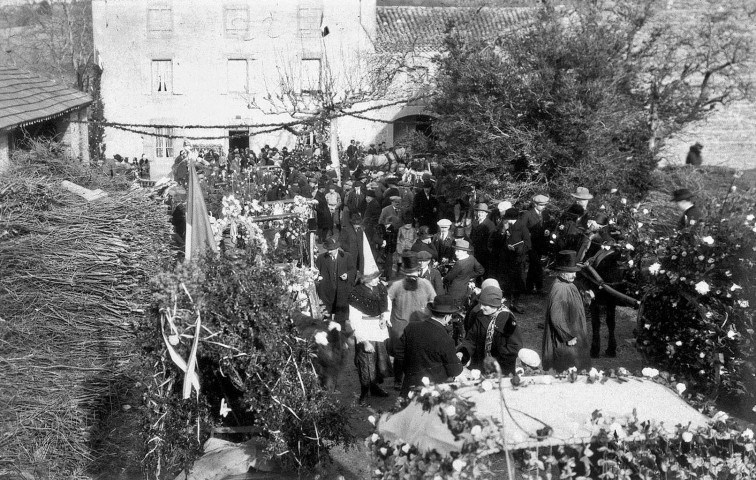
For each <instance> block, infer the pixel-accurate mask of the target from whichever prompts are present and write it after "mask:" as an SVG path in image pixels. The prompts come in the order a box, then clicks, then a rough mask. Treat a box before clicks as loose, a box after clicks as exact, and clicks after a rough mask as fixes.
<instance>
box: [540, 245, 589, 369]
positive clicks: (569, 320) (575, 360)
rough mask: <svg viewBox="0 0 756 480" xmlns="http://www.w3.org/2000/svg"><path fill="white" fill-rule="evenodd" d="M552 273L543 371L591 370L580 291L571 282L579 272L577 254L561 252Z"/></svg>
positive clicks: (547, 308)
mask: <svg viewBox="0 0 756 480" xmlns="http://www.w3.org/2000/svg"><path fill="white" fill-rule="evenodd" d="M554 270H556V272H557V278H556V280H555V281H554V284H553V285H552V287H551V292H549V301H548V304H547V307H546V322H545V328H544V330H543V349H542V350H543V352H542V355H541V357H542V358H543V369H544V370H549V369H554V371H556V372H563V371H565V370H567V369H569V368H571V367H576V368H577V369H578V371H580V370H583V369H589V368H591V358H590V356H589V355H588V348H589V345H588V329H587V326H586V321H585V307H584V306H583V298H582V296H581V295H580V291H579V290H578V288H577V287H576V286H575V284H574V283H572V282H573V281H574V280H575V275H576V274H577V272H578V271H580V267H578V266H577V252H575V251H574V250H562V251H561V252H559V254H557V257H556V264H555V267H554Z"/></svg>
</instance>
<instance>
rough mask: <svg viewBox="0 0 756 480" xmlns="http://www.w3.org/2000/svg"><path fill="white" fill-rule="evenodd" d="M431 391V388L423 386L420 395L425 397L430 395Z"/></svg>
mask: <svg viewBox="0 0 756 480" xmlns="http://www.w3.org/2000/svg"><path fill="white" fill-rule="evenodd" d="M430 392H431V389H430V388H428V387H423V388H422V389H420V396H421V397H424V396H426V395H428V394H429V393H430Z"/></svg>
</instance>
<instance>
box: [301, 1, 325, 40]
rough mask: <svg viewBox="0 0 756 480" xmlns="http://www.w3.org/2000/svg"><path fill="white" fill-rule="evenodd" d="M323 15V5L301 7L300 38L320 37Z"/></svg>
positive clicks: (314, 38) (313, 38)
mask: <svg viewBox="0 0 756 480" xmlns="http://www.w3.org/2000/svg"><path fill="white" fill-rule="evenodd" d="M322 17H323V7H318V6H308V7H299V10H298V11H297V22H298V24H299V25H298V29H299V38H301V39H302V40H316V39H318V38H320V21H321V19H322Z"/></svg>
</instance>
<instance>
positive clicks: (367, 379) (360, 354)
mask: <svg viewBox="0 0 756 480" xmlns="http://www.w3.org/2000/svg"><path fill="white" fill-rule="evenodd" d="M370 343H371V344H372V345H373V348H374V349H375V351H373V352H369V353H368V352H366V351H365V345H364V344H363V343H358V344H357V346H356V348H355V354H354V364H355V365H356V366H357V376H358V377H359V378H360V385H361V386H363V387H367V386H369V385H370V384H371V383H381V382H383V379H384V378H386V377H389V376H391V375H393V370H392V368H391V360H390V359H389V355H388V352H387V351H386V343H385V342H370Z"/></svg>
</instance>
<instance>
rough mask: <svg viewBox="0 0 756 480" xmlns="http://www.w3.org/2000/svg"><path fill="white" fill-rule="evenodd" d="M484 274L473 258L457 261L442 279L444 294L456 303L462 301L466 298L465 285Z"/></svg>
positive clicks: (483, 270) (481, 267)
mask: <svg viewBox="0 0 756 480" xmlns="http://www.w3.org/2000/svg"><path fill="white" fill-rule="evenodd" d="M485 272H486V270H485V269H484V268H483V266H482V265H481V264H480V263H479V262H478V261H477V260H475V257H473V256H469V257H467V258H465V259H464V260H458V261H457V263H455V264H454V266H453V267H452V269H451V270H449V273H447V274H446V278H444V284H445V285H446V293H447V294H449V295H451V296H452V297H454V299H455V300H457V301H461V300H464V298H465V297H466V296H467V284H468V283H470V280H473V279H475V278H478V277H479V276H481V275H483V274H484V273H485Z"/></svg>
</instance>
